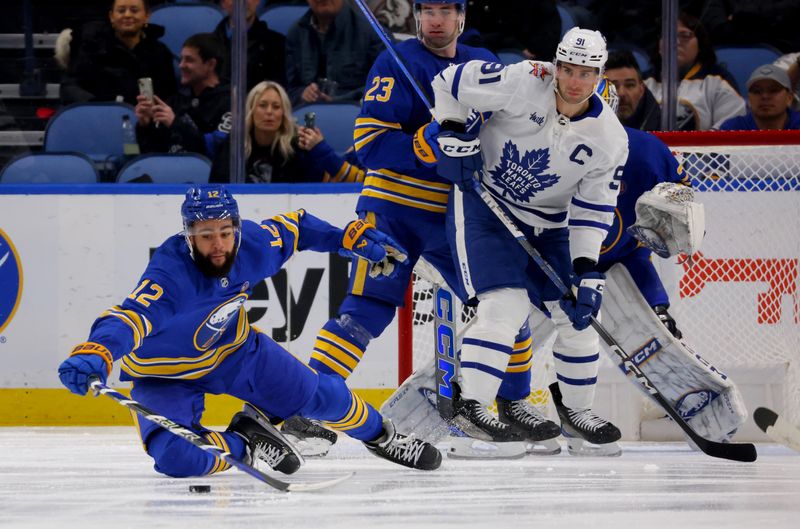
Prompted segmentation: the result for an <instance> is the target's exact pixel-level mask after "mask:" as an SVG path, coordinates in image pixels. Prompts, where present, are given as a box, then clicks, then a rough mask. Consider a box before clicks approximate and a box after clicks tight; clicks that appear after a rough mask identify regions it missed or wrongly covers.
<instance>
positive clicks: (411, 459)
mask: <svg viewBox="0 0 800 529" xmlns="http://www.w3.org/2000/svg"><path fill="white" fill-rule="evenodd" d="M364 446H366V447H367V450H369V451H370V452H372V453H373V454H375V455H376V456H378V457H381V458H383V459H386V460H388V461H391V462H393V463H397V464H398V465H403V466H406V467H410V468H416V469H417V470H436V469H437V468H439V466H440V465H441V464H442V454H441V453H440V452H439V450H438V449H437V448H436V447H435V446H433V445H432V444H430V443H427V442H425V441H422V440H420V439H415V438H414V435H413V434H412V435H409V436H405V435H402V434H399V433H397V432H396V431H395V429H394V425H393V424H392V421H390V420H389V419H384V420H383V434H381V435H380V436H379V437H378V438H377V439H374V440H372V441H365V442H364Z"/></svg>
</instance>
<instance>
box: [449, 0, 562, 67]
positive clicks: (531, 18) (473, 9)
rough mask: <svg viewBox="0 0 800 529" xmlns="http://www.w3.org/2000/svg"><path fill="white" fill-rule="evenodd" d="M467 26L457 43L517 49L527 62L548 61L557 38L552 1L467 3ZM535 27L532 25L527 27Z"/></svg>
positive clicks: (485, 0)
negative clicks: (532, 60)
mask: <svg viewBox="0 0 800 529" xmlns="http://www.w3.org/2000/svg"><path fill="white" fill-rule="evenodd" d="M467 12H468V13H470V16H469V26H468V27H467V30H466V31H465V32H464V34H463V35H462V36H461V38H459V39H458V40H459V42H461V43H463V44H467V45H469V46H476V47H482V48H489V49H490V50H492V51H493V52H495V53H497V52H498V51H500V50H519V51H520V52H521V53H522V54H523V55H525V57H527V58H528V59H536V60H538V61H552V60H553V57H555V55H556V46H557V45H558V41H559V40H560V37H561V17H560V16H559V14H558V10H557V9H556V2H555V0H537V1H536V2H509V1H508V0H467ZM531 24H535V26H531Z"/></svg>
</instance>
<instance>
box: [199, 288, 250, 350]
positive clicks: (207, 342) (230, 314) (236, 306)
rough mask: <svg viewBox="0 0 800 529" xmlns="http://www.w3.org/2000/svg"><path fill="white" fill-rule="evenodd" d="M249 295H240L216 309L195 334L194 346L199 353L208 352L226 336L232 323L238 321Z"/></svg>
mask: <svg viewBox="0 0 800 529" xmlns="http://www.w3.org/2000/svg"><path fill="white" fill-rule="evenodd" d="M245 301H247V294H239V295H237V296H236V297H235V298H233V299H231V300H230V301H226V302H225V303H223V304H222V305H219V306H218V307H217V308H215V309H214V310H213V311H212V312H211V314H210V315H209V316H208V318H206V319H205V321H204V322H203V324H202V325H200V327H198V328H197V331H196V332H195V333H194V346H195V348H196V349H197V350H198V351H207V350H208V349H210V348H212V347H213V346H214V344H216V343H217V341H218V340H219V339H220V338H221V337H222V335H223V334H225V331H227V330H228V326H229V325H230V324H231V323H236V322H237V321H238V319H239V318H238V317H237V316H238V314H239V312H240V311H241V310H242V306H243V305H244V302H245Z"/></svg>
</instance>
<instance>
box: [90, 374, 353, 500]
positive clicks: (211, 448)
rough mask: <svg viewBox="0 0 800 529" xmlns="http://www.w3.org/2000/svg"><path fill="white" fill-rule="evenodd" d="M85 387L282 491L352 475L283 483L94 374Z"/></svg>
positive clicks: (318, 487)
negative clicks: (102, 380) (111, 386)
mask: <svg viewBox="0 0 800 529" xmlns="http://www.w3.org/2000/svg"><path fill="white" fill-rule="evenodd" d="M89 387H90V388H91V390H92V391H93V392H94V395H95V397H96V396H98V395H105V396H107V397H110V398H112V399H114V400H115V401H117V402H118V403H119V404H121V405H122V406H125V407H126V408H128V409H130V410H133V411H135V412H136V413H138V414H139V415H141V416H142V417H143V418H145V419H147V420H148V421H151V422H154V423H156V424H157V425H159V426H161V427H162V428H164V429H165V430H167V431H168V432H169V433H171V434H173V435H177V436H178V437H180V438H182V439H185V440H187V441H189V442H190V443H192V444H193V445H195V446H196V447H198V448H201V449H203V450H205V451H206V452H209V453H210V454H212V455H213V456H215V457H218V458H220V459H222V460H223V461H225V462H226V463H228V464H229V465H231V466H233V467H236V468H238V469H239V470H241V471H242V472H244V473H246V474H250V475H251V476H253V477H254V478H256V479H257V480H259V481H263V482H264V483H266V484H267V485H269V486H270V487H273V488H275V489H278V490H280V491H282V492H308V491H312V490H322V489H327V488H328V487H333V486H334V485H338V484H339V483H341V482H342V481H344V480H346V479H348V478H350V477H351V476H352V475H353V474H354V473H353V472H350V473H348V474H345V475H343V476H341V477H338V478H336V479H331V480H328V481H318V482H313V483H287V482H285V481H281V480H279V479H276V478H273V477H272V476H268V475H266V474H264V473H263V472H261V471H260V470H258V469H256V468H254V467H253V466H251V465H248V464H247V463H245V462H244V461H240V460H238V459H237V458H235V457H233V456H232V455H231V454H230V452H226V451H224V450H223V449H221V448H220V447H218V446H216V445H213V444H211V443H209V442H208V441H206V440H205V439H204V438H202V437H200V436H199V435H197V434H196V433H194V432H193V431H191V430H189V429H187V428H184V427H183V426H181V425H180V424H177V423H175V422H173V421H171V420H169V419H167V418H166V417H164V416H163V415H159V414H157V413H155V412H153V411H151V410H150V409H148V408H146V407H145V406H143V405H141V404H140V403H138V402H136V401H135V400H133V399H130V398H128V397H126V396H125V395H123V394H122V393H118V392H117V391H114V390H113V389H111V388H109V387H108V386H106V385H105V384H103V383H102V382H100V380H99V379H98V378H97V377H90V378H89Z"/></svg>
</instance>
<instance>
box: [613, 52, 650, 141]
mask: <svg viewBox="0 0 800 529" xmlns="http://www.w3.org/2000/svg"><path fill="white" fill-rule="evenodd" d="M605 75H606V77H608V80H609V81H611V82H612V83H613V84H614V87H615V88H616V89H617V96H618V97H619V110H618V111H617V116H619V120H620V121H621V122H622V124H623V125H625V126H626V127H630V128H633V129H639V130H661V107H660V106H659V104H658V101H656V98H655V97H653V93H652V92H650V90H649V89H648V88H647V87H646V86H645V84H644V81H643V80H642V71H641V70H640V69H639V63H637V62H636V58H635V57H634V56H633V53H631V52H630V51H627V50H620V51H613V52H611V53H609V54H608V61H606V73H605Z"/></svg>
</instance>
